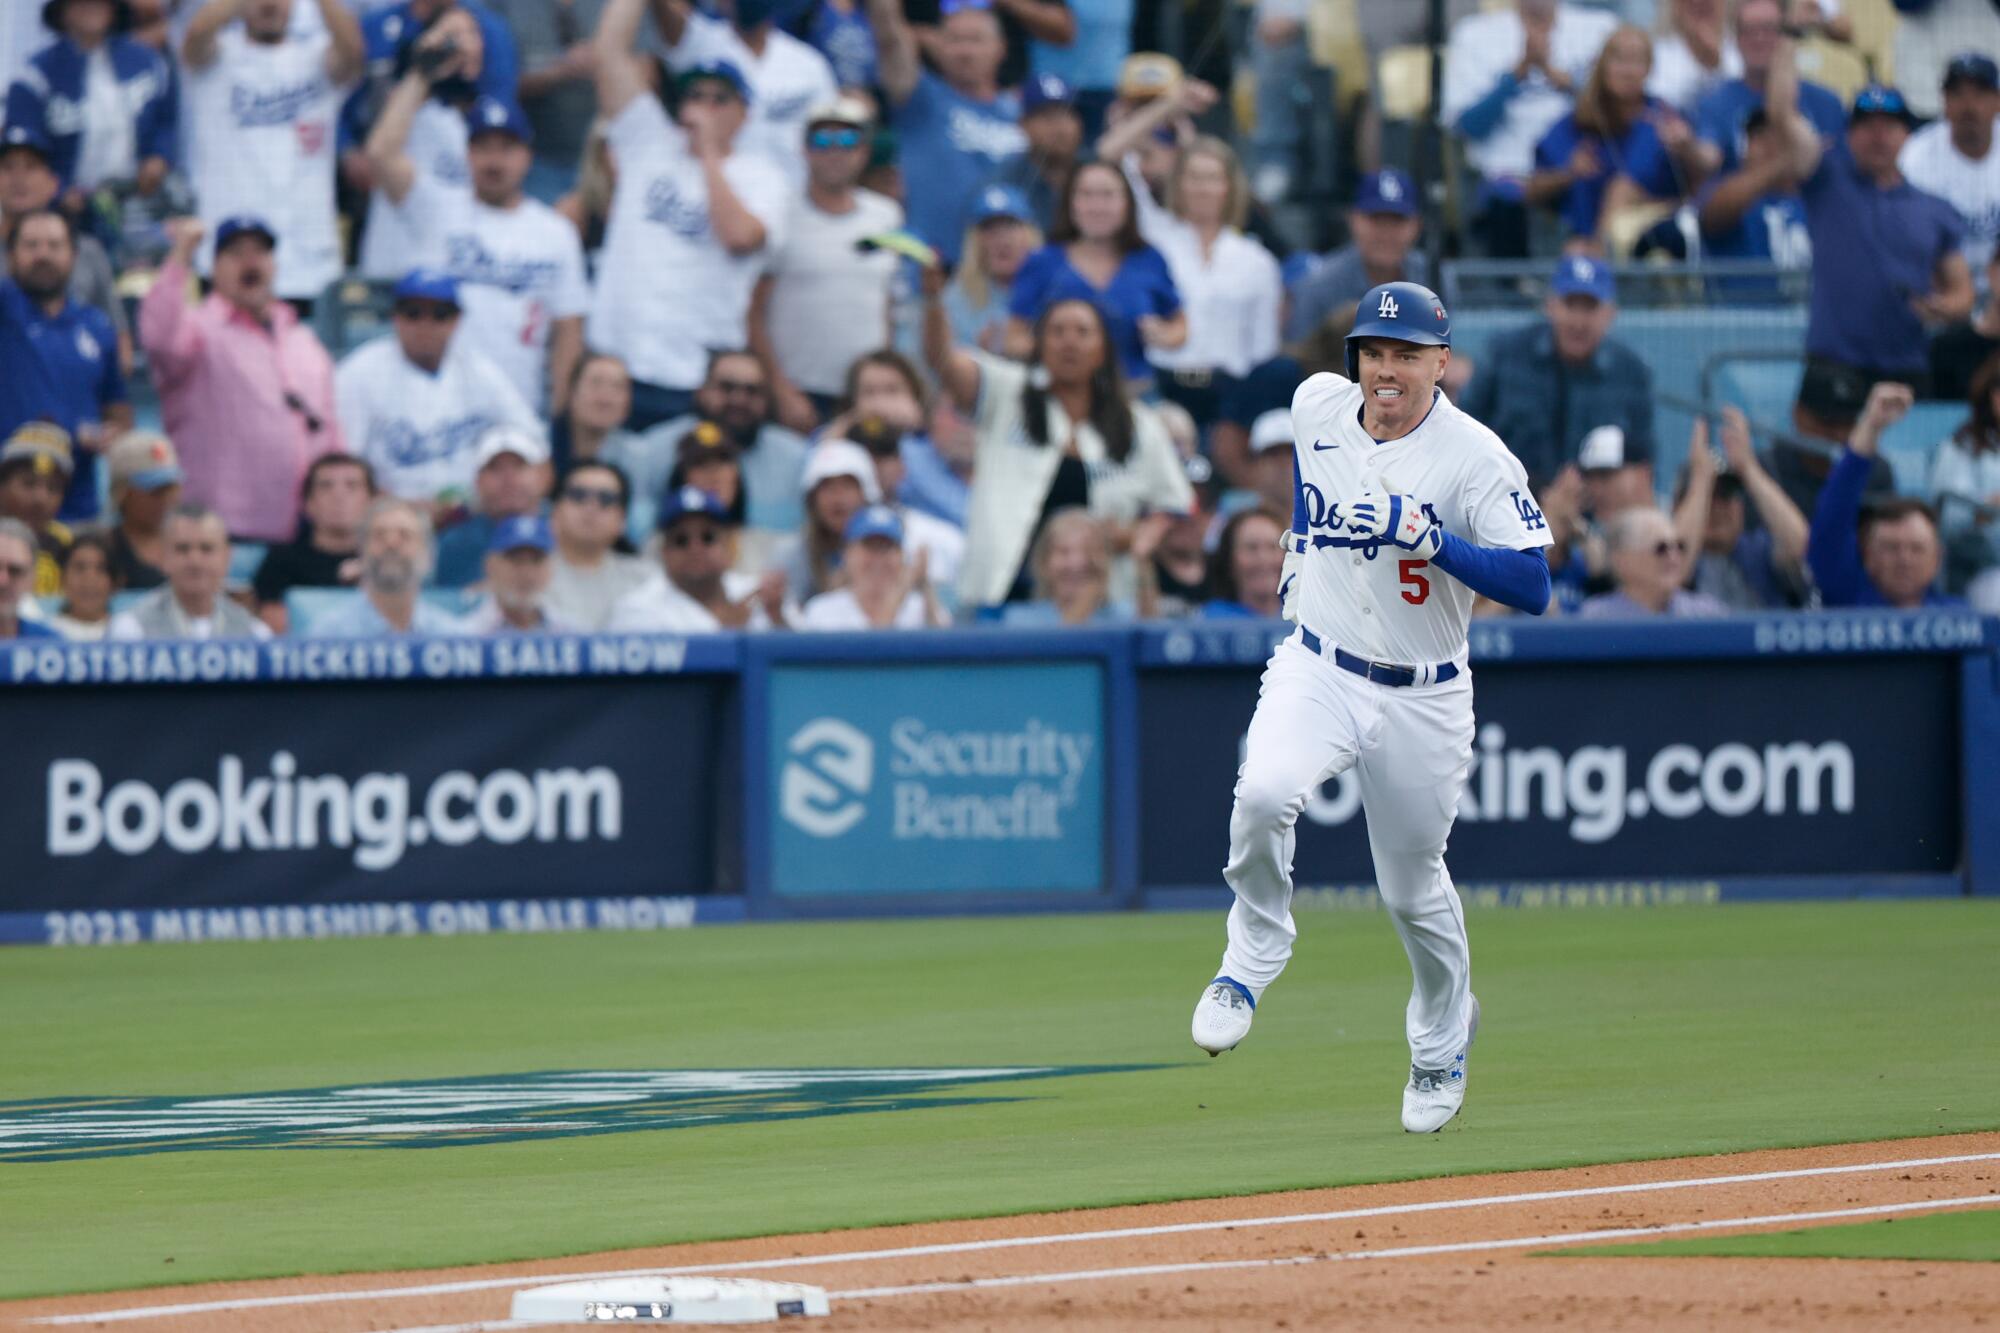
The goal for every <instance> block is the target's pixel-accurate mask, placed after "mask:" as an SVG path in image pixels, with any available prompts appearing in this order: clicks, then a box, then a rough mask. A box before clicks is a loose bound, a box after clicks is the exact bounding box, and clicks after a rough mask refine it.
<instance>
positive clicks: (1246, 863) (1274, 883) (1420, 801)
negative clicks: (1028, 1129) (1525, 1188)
mask: <svg viewBox="0 0 2000 1333" xmlns="http://www.w3.org/2000/svg"><path fill="white" fill-rule="evenodd" d="M1471 764H1472V681H1471V679H1470V677H1469V676H1467V675H1464V674H1461V675H1459V676H1458V677H1457V678H1456V679H1454V680H1450V681H1446V682H1445V683H1444V684H1442V685H1422V686H1405V687H1400V688H1399V687H1396V686H1389V685H1381V684H1377V683H1375V682H1373V681H1370V680H1367V679H1365V678H1363V677H1361V676H1357V675H1355V674H1354V673H1353V672H1351V671H1344V670H1342V669H1341V668H1340V667H1337V666H1335V665H1334V664H1333V663H1332V662H1331V661H1328V660H1326V659H1323V658H1321V657H1319V656H1317V655H1315V654H1314V653H1311V652H1309V651H1307V650H1306V649H1305V648H1304V647H1303V646H1301V645H1300V644H1299V642H1298V638H1297V635H1296V634H1294V636H1293V637H1292V638H1290V639H1287V640H1286V641H1285V642H1283V643H1281V644H1279V645H1278V648H1277V650H1276V651H1275V652H1274V653H1273V654H1272V655H1271V661H1270V663H1269V664H1268V665H1267V666H1266V667H1265V668H1264V680H1263V685H1262V687H1261V689H1260V691H1259V695H1258V699H1257V712H1256V714H1255V716H1253V717H1252V718H1251V720H1250V734H1249V738H1248V743H1247V745H1246V748H1245V752H1244V757H1243V767H1242V769H1241V770H1240V771H1239V772H1238V774H1237V777H1236V806H1235V809H1234V811H1233V812H1232V813H1231V815H1230V818H1229V865H1228V867H1227V869H1225V870H1224V871H1223V878H1224V879H1226V880H1227V881H1228V882H1229V887H1230V888H1232V889H1234V890H1235V891H1236V904H1235V906H1234V907H1232V908H1231V909H1230V912H1229V947H1228V948H1227V949H1226V950H1225V951H1224V952H1223V955H1222V967H1221V970H1220V973H1219V974H1220V975H1223V976H1230V977H1234V978H1235V979H1236V980H1238V981H1240V982H1242V983H1243V984H1244V985H1245V986H1247V987H1249V989H1250V992H1251V994H1253V995H1257V996H1260V997H1261V996H1262V995H1263V992H1264V988H1265V987H1266V986H1269V985H1270V984H1271V983H1272V982H1273V981H1276V980H1277V979H1278V973H1280V972H1282V971H1283V970H1284V968H1285V963H1286V962H1287V960H1289V959H1290V958H1291V956H1292V941H1293V940H1294V939H1296V938H1297V937H1298V931H1297V930H1296V928H1294V926H1293V924H1292V911H1291V904H1292V851H1293V847H1294V844H1295V842H1296V837H1295V832H1294V829H1295V826H1296V824H1297V823H1298V818H1299V812H1300V811H1301V810H1303V809H1304V808H1305V803H1306V800H1307V798H1308V796H1310V795H1311V793H1312V791H1313V790H1314V789H1315V788H1317V787H1318V786H1319V785H1320V784H1321V783H1322V782H1325V781H1326V780H1327V779H1328V778H1330V777H1333V776H1335V775H1336V774H1339V773H1342V772H1345V771H1346V770H1347V769H1349V768H1353V769H1355V770H1356V773H1355V776H1356V778H1357V779H1358V780H1359V782H1360V784H1361V808H1362V810H1363V812H1364V813H1365V814H1366V816H1367V819H1368V847H1369V850H1370V852H1371V853H1372V855H1373V856H1374V859H1375V879H1376V883H1377V885H1378V886H1379V887H1380V889H1381V892H1382V902H1383V905H1384V906H1385V907H1387V909H1388V911H1389V917H1390V919H1391V920H1392V921H1394V922H1395V924H1396V933H1397V934H1398V935H1399V936H1401V937H1402V941H1403V949H1404V951H1405V952H1406V953H1408V954H1409V957H1410V971H1411V973H1412V975H1413V978H1414V984H1413V985H1412V986H1411V989H1410V1006H1409V1012H1408V1015H1407V1020H1406V1025H1407V1027H1408V1033H1409V1040H1410V1062H1411V1063H1412V1064H1414V1065H1417V1066H1419V1067H1420V1068H1424V1069H1443V1068H1446V1067H1448V1066H1449V1065H1450V1064H1451V1062H1452V1060H1453V1058H1454V1057H1456V1056H1457V1055H1458V1054H1459V1053H1460V1052H1462V1051H1464V1050H1465V1044H1466V1020H1467V1019H1468V1018H1469V1017H1470V1016H1471V1015H1470V1006H1469V1005H1468V1003H1467V995H1468V989H1469V986H1470V979H1471V953H1470V950H1469V947H1468V945H1467V943H1466V938H1465V911H1464V909H1463V907H1461V906H1460V904H1459V901H1458V891H1457V890H1456V889H1454V888H1453V887H1452V883H1451V875H1450V873H1449V872H1448V871H1447V870H1446V869H1445V866H1444V847H1445V839H1446V837H1447V836H1448V835H1449V834H1450V832H1451V824H1452V819H1453V818H1454V816H1455V815H1456V814H1457V811H1458V797H1459V791H1460V789H1461V788H1462V787H1463V786H1464V785H1465V777H1466V773H1467V771H1468V770H1469V769H1470V767H1471Z"/></svg>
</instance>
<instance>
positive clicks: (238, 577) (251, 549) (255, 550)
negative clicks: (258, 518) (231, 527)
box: [229, 542, 271, 588]
mask: <svg viewBox="0 0 2000 1333" xmlns="http://www.w3.org/2000/svg"><path fill="white" fill-rule="evenodd" d="M270 549H271V548H270V547H268V546H266V545H265V544H264V543H263V542H237V543H236V544H235V545H233V546H231V547H230V548H229V586H230V587H232V588H247V587H249V586H250V580H251V579H253V578H255V577H256V575H257V567H258V566H259V565H261V564H263V563H264V553H265V552H266V551H268V550H270Z"/></svg>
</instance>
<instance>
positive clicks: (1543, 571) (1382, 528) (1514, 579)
mask: <svg viewBox="0 0 2000 1333" xmlns="http://www.w3.org/2000/svg"><path fill="white" fill-rule="evenodd" d="M1341 513H1342V516H1343V517H1344V518H1345V520H1346V523H1347V528H1348V531H1350V532H1353V533H1356V534H1359V535H1361V536H1368V537H1374V538H1375V539H1377V540H1378V541H1383V542H1387V543H1388V544H1390V545H1392V546H1399V547H1401V548H1402V549H1404V550H1406V551H1414V552H1416V553H1417V555H1419V556H1421V557H1422V558H1424V559H1426V560H1429V561H1430V562H1431V563H1432V564H1434V565H1436V566H1437V567H1438V568H1439V569H1442V570H1443V571H1444V572H1445V573H1447V574H1449V575H1451V576H1452V577H1453V578H1455V579H1457V580H1458V581H1459V582H1460V583H1463V584H1464V585H1465V586H1466V587H1468V588H1470V589H1472V590H1473V591H1474V592H1476V593H1478V594H1479V595H1480V596H1481V597H1484V598H1486V599H1487V600H1488V601H1493V602H1499V603H1500V604H1501V605H1503V606H1511V607H1513V608H1514V609H1515V610H1516V611H1525V612H1527V613H1528V614H1529V615H1531V616H1538V615H1540V614H1542V612H1544V611H1546V610H1548V609H1549V597H1550V594H1551V592H1552V591H1553V588H1552V585H1551V583H1550V581H1549V561H1548V557H1547V556H1545V555H1543V554H1542V549H1541V547H1539V546H1535V547H1530V548H1527V549H1525V550H1516V549H1514V548H1513V547H1508V546H1481V545H1479V544H1477V543H1476V542H1469V541H1467V540H1465V538H1463V537H1459V536H1456V535H1454V534H1452V533H1449V532H1446V531H1445V530H1444V528H1443V527H1442V526H1441V525H1440V524H1439V523H1438V521H1437V519H1436V518H1435V517H1433V516H1432V514H1431V512H1430V510H1429V508H1428V507H1427V506H1425V504H1424V503H1423V501H1421V500H1419V499H1417V498H1416V497H1415V496H1413V495H1369V494H1363V495H1361V496H1359V497H1357V498H1355V499H1353V500H1350V501H1348V502H1347V503H1346V504H1345V505H1343V506H1341Z"/></svg>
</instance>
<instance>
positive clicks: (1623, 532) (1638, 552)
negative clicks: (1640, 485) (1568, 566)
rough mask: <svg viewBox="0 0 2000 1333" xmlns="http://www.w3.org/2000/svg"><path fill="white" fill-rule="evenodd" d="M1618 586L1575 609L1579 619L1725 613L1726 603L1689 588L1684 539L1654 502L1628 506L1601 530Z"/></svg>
mask: <svg viewBox="0 0 2000 1333" xmlns="http://www.w3.org/2000/svg"><path fill="white" fill-rule="evenodd" d="M1605 537H1606V542H1607V544H1608V546H1609V547H1610V552H1611V575H1612V577H1613V578H1614V579H1615V580H1616V581H1617V584H1618V588H1617V591H1616V592H1606V593H1599V594H1598V595H1597V596H1595V597H1592V598H1589V599H1587V600H1586V601H1585V602H1584V603H1583V605H1582V607H1580V608H1579V609H1578V611H1577V616H1578V618H1580V619H1583V620H1632V619H1642V618H1649V617H1656V616H1665V617H1667V618H1669V619H1673V620H1681V619H1689V618H1700V617H1705V616H1723V615H1728V614H1729V608H1728V607H1727V606H1724V605H1723V604H1722V603H1721V602H1718V601H1717V600H1715V598H1713V597H1711V596H1709V595H1708V594H1707V593H1703V592H1689V591H1688V590H1687V589H1686V588H1685V587H1683V586H1681V585H1682V584H1683V583H1685V582H1686V581H1687V573H1688V564H1687V559H1688V544H1687V542H1686V541H1685V540H1683V539H1682V537H1681V536H1680V534H1678V533H1677V532H1675V531H1674V525H1673V522H1672V520H1670V519H1669V518H1668V517H1667V516H1666V515H1665V514H1663V513H1661V512H1660V511H1659V509H1658V508H1656V507H1655V506H1653V505H1650V504H1648V505H1643V506H1639V507H1636V508H1632V509H1628V510H1626V511H1625V512H1624V513H1622V514H1620V515H1618V517H1616V518H1614V519H1612V520H1611V522H1610V524H1609V525H1608V526H1607V528H1606V530H1605Z"/></svg>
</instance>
